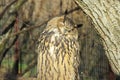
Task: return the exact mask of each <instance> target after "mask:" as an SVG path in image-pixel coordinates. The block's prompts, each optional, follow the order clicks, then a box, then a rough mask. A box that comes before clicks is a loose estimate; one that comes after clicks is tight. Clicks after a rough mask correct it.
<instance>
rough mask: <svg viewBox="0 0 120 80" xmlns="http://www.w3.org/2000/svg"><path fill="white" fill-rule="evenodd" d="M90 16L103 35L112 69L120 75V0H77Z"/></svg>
mask: <svg viewBox="0 0 120 80" xmlns="http://www.w3.org/2000/svg"><path fill="white" fill-rule="evenodd" d="M75 2H76V3H77V4H78V5H79V6H80V7H81V8H82V9H83V11H84V12H85V13H86V14H87V15H89V16H90V18H91V19H92V21H93V24H94V27H95V29H96V30H97V31H98V33H99V34H100V36H101V38H102V39H101V40H102V42H103V46H104V49H105V51H106V52H105V54H106V56H107V58H108V60H109V63H110V65H111V67H112V70H113V72H114V73H115V74H117V75H120V35H119V34H120V0H78V1H75Z"/></svg>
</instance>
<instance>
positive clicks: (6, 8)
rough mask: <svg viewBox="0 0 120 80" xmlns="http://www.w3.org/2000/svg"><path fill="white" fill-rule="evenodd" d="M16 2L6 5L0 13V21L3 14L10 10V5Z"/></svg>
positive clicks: (15, 0)
mask: <svg viewBox="0 0 120 80" xmlns="http://www.w3.org/2000/svg"><path fill="white" fill-rule="evenodd" d="M17 1H18V0H14V1H12V2H11V3H10V4H8V5H7V6H6V7H5V9H4V10H3V11H2V12H1V13H0V19H1V18H2V17H3V15H4V14H5V12H6V11H7V10H8V9H9V8H10V6H11V5H12V4H14V3H15V2H17Z"/></svg>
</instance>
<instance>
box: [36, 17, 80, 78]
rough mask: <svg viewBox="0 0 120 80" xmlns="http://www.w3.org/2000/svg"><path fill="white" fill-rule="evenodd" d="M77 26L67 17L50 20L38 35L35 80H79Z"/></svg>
mask: <svg viewBox="0 0 120 80" xmlns="http://www.w3.org/2000/svg"><path fill="white" fill-rule="evenodd" d="M79 49H80V47H79V43H78V30H77V26H76V25H75V24H74V23H73V22H72V21H71V20H70V19H69V18H68V17H64V16H61V17H55V18H53V19H51V20H50V21H49V22H48V24H47V26H46V28H45V29H44V30H43V32H42V33H41V35H40V38H39V45H38V49H37V51H38V66H37V68H38V70H37V71H38V75H37V80H79V72H78V67H79V64H80V60H79V57H80V56H79Z"/></svg>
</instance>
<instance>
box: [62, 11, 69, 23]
mask: <svg viewBox="0 0 120 80" xmlns="http://www.w3.org/2000/svg"><path fill="white" fill-rule="evenodd" d="M64 14H65V15H64V20H63V23H64V22H65V20H66V16H67V14H68V10H67V9H66V10H65V13H64Z"/></svg>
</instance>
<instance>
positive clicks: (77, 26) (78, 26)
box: [75, 24, 83, 28]
mask: <svg viewBox="0 0 120 80" xmlns="http://www.w3.org/2000/svg"><path fill="white" fill-rule="evenodd" d="M82 26H83V24H77V25H75V28H80V27H82Z"/></svg>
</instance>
